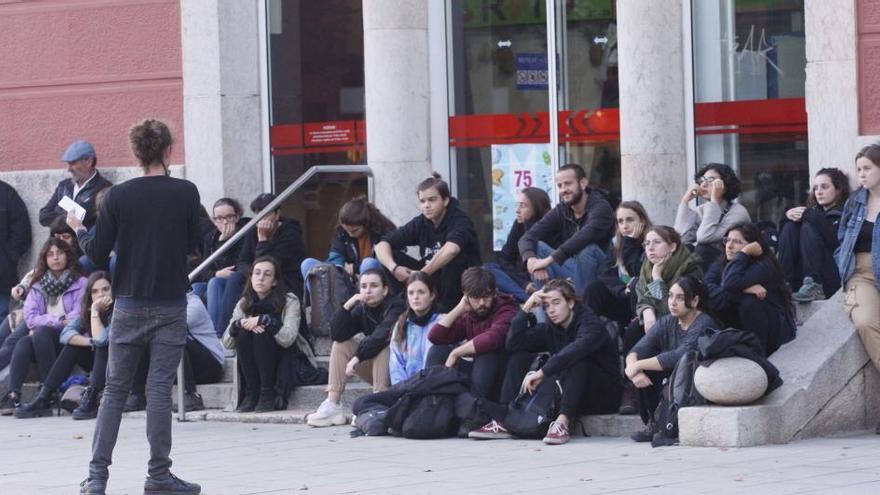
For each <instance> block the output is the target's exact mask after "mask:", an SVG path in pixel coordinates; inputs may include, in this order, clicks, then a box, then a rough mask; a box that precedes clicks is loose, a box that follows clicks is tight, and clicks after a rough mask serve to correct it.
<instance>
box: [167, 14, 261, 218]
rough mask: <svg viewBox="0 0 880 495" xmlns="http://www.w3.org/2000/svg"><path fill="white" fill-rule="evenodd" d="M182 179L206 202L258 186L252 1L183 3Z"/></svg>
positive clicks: (249, 193)
mask: <svg viewBox="0 0 880 495" xmlns="http://www.w3.org/2000/svg"><path fill="white" fill-rule="evenodd" d="M180 9H181V33H182V34H181V38H182V44H183V120H184V126H185V128H186V137H185V139H186V178H187V179H189V180H191V181H192V182H194V183H195V184H196V185H197V186H198V188H199V192H200V194H201V197H202V203H203V204H205V206H206V207H209V208H210V206H211V204H213V202H214V201H215V200H217V199H218V198H221V197H223V196H229V197H232V198H236V199H238V200H240V201H241V202H242V203H243V204H247V203H249V202H250V200H251V199H253V198H254V197H255V196H256V195H257V194H259V193H260V192H262V191H263V188H264V184H263V166H262V153H263V151H264V150H263V145H262V140H261V124H262V119H263V118H265V117H264V116H263V115H262V112H261V104H260V88H261V86H260V78H261V76H260V66H259V57H260V51H259V29H261V26H260V25H259V21H258V13H257V2H253V1H251V0H199V1H193V2H190V1H186V2H181V7H180Z"/></svg>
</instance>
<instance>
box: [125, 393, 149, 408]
mask: <svg viewBox="0 0 880 495" xmlns="http://www.w3.org/2000/svg"><path fill="white" fill-rule="evenodd" d="M146 408H147V398H146V397H144V396H143V395H141V394H135V393H131V394H128V399H126V400H125V407H123V408H122V412H134V411H143V410H144V409H146Z"/></svg>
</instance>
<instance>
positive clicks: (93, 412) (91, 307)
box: [15, 270, 113, 419]
mask: <svg viewBox="0 0 880 495" xmlns="http://www.w3.org/2000/svg"><path fill="white" fill-rule="evenodd" d="M112 314H113V289H112V288H111V284H110V275H109V274H108V273H107V272H105V271H103V270H97V271H94V272H92V274H91V275H89V278H88V281H87V282H86V287H85V291H84V293H83V298H82V304H81V309H80V313H79V316H78V317H76V318H75V319H74V320H73V321H72V322H70V323H69V324H68V325H67V326H66V327H64V330H62V332H61V337H60V342H61V343H62V344H63V345H64V347H63V348H62V349H61V353H60V354H59V355H58V359H56V360H55V364H54V365H52V369H51V370H50V371H49V374H48V375H47V376H46V379H45V380H44V381H43V386H42V387H40V391H39V392H38V393H37V396H36V398H34V400H32V401H31V402H28V403H27V404H23V405H22V406H21V407H19V408H18V409H16V410H15V417H16V418H38V417H43V416H51V415H52V406H53V405H54V404H53V402H54V395H55V392H56V391H57V390H58V387H60V386H61V384H62V383H63V382H64V380H66V379H67V377H68V376H69V375H70V372H71V371H73V367H74V366H77V365H78V366H79V367H80V368H82V369H84V370H86V371H89V382H90V384H89V386H88V387H87V388H86V390H85V392H84V393H83V396H82V398H81V399H80V403H79V407H77V408H76V410H74V411H73V419H93V418H95V417H97V416H98V396H99V394H100V393H101V392H102V391H103V390H104V384H105V383H106V380H107V351H108V346H107V341H108V338H109V335H110V317H111V316H112Z"/></svg>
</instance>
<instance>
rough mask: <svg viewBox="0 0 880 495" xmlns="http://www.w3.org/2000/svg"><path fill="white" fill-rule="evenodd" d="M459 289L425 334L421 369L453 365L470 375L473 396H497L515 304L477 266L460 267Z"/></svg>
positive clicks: (513, 300) (492, 278) (490, 397)
mask: <svg viewBox="0 0 880 495" xmlns="http://www.w3.org/2000/svg"><path fill="white" fill-rule="evenodd" d="M461 291H462V294H464V295H463V296H462V298H461V300H460V301H459V303H458V304H457V305H455V307H453V308H452V310H451V311H449V313H447V314H445V315H443V317H442V318H440V320H439V321H438V322H437V324H436V325H434V328H432V329H431V331H430V332H429V333H428V339H429V340H430V341H431V343H432V344H434V346H433V347H431V350H430V351H428V357H427V359H425V368H430V367H431V366H434V365H439V364H442V365H445V366H446V367H448V368H457V369H458V370H460V371H462V372H464V373H466V374H469V375H470V377H471V393H473V394H474V396H475V397H478V398H479V397H485V398H489V399H497V398H498V392H499V388H500V386H501V380H502V378H503V375H504V368H505V365H506V361H507V354H506V353H505V351H504V341H505V339H506V337H507V331H508V330H509V329H510V322H511V321H512V320H513V317H514V316H516V313H517V311H518V310H519V305H518V304H517V302H516V299H514V298H513V296H510V295H507V294H499V293H498V292H497V290H496V286H495V276H494V275H492V272H490V271H489V270H487V269H486V268H483V267H478V266H475V267H471V268H468V269H467V270H465V271H464V273H463V274H462V276H461ZM464 358H470V359H464Z"/></svg>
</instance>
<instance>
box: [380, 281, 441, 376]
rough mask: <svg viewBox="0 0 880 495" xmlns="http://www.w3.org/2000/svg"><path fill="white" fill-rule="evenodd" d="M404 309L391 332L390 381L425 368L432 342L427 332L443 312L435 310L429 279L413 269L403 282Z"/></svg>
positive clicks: (434, 297) (433, 291)
mask: <svg viewBox="0 0 880 495" xmlns="http://www.w3.org/2000/svg"><path fill="white" fill-rule="evenodd" d="M405 294H406V311H404V312H403V313H401V314H400V318H398V319H397V323H395V324H394V329H393V330H392V331H391V360H390V363H389V371H390V372H391V384H392V385H396V384H398V383H400V382H402V381H406V380H407V379H409V378H411V377H412V376H413V375H415V374H416V373H418V372H419V371H421V370H422V369H424V368H425V361H426V360H427V358H428V351H429V350H431V346H432V345H433V344H432V343H431V341H430V340H428V332H430V331H431V328H433V327H434V324H435V323H437V320H439V319H440V318H441V317H443V313H440V312H439V311H437V305H436V304H435V301H436V300H437V291H436V290H435V289H434V285H433V284H432V283H431V278H430V277H428V276H427V275H425V274H424V273H422V272H412V273H411V274H410V275H409V280H407V281H406V292H405Z"/></svg>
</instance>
